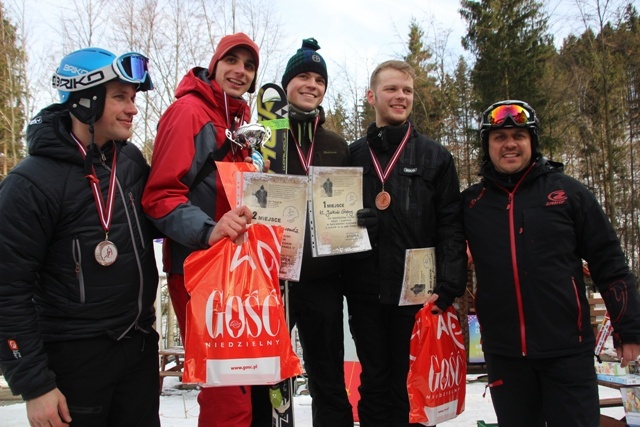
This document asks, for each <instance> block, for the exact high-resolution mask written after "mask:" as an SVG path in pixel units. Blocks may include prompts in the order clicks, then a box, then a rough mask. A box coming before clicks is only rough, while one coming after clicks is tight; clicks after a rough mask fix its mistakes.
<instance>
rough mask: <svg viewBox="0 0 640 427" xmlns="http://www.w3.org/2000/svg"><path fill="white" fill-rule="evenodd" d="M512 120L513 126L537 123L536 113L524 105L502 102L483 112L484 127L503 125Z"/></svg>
mask: <svg viewBox="0 0 640 427" xmlns="http://www.w3.org/2000/svg"><path fill="white" fill-rule="evenodd" d="M509 119H510V120H511V122H512V124H513V126H529V125H533V124H535V123H536V113H535V112H534V111H533V110H532V109H531V108H527V107H526V106H524V105H519V104H501V105H497V106H496V107H494V108H491V109H489V110H487V111H485V113H484V114H483V117H482V127H485V128H486V127H501V126H505V125H507V124H509V123H508V120H509Z"/></svg>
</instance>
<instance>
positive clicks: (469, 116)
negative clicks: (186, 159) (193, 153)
mask: <svg viewBox="0 0 640 427" xmlns="http://www.w3.org/2000/svg"><path fill="white" fill-rule="evenodd" d="M403 1H405V0H397V1H396V2H393V3H391V2H387V3H389V5H388V6H387V9H388V10H386V11H385V10H368V11H367V12H369V13H371V12H373V13H376V12H377V13H382V14H388V15H389V17H392V16H393V7H395V6H393V5H394V4H395V5H397V7H402V2H403ZM548 1H550V0H547V3H545V1H536V0H478V1H472V0H460V1H459V3H458V6H457V10H458V14H459V16H458V17H459V19H460V20H461V21H462V22H463V23H464V25H465V33H464V34H463V35H462V37H461V40H454V42H455V43H456V46H455V47H453V48H451V47H450V44H451V40H450V36H451V34H452V30H451V29H447V28H444V29H442V27H441V24H438V23H437V21H434V20H431V19H429V20H427V21H428V22H426V23H425V22H424V21H420V20H419V19H418V18H417V17H418V16H420V15H421V11H420V10H419V8H417V9H416V10H415V13H416V15H415V16H416V18H414V19H411V20H410V22H408V23H406V27H405V28H404V29H400V28H396V32H397V34H398V40H396V41H395V42H399V46H400V49H398V50H399V51H398V52H397V55H396V56H395V59H403V60H406V61H408V62H409V63H411V64H412V65H413V66H414V68H415V70H416V73H417V78H416V80H415V99H414V108H413V114H412V120H413V122H414V123H415V125H416V127H417V128H418V129H419V130H420V131H422V132H423V133H426V134H427V135H430V136H432V137H433V138H435V139H436V140H438V141H440V142H441V143H442V144H443V145H445V146H446V147H447V148H448V149H449V150H450V151H451V152H452V153H453V154H454V156H455V158H456V161H457V167H458V172H459V176H460V181H461V188H463V189H464V188H466V187H467V186H468V185H470V184H472V183H474V182H477V181H478V177H477V171H478V168H479V165H480V162H481V160H482V153H481V150H480V140H479V134H478V131H477V127H478V117H479V114H480V112H481V111H483V110H484V108H486V107H487V106H488V105H490V104H491V103H492V102H495V101H497V100H501V99H522V100H525V101H527V102H529V103H530V104H531V105H532V106H533V107H534V108H535V110H536V112H537V114H538V117H539V119H540V123H541V127H542V133H541V145H542V151H543V154H544V155H545V156H546V157H548V158H551V159H552V160H556V161H561V162H564V163H565V172H566V173H567V174H569V175H571V176H573V177H575V178H577V179H579V180H580V181H582V182H583V183H584V184H585V185H586V186H587V187H588V188H589V189H590V190H591V191H592V192H593V193H594V194H595V195H596V197H597V198H598V200H600V202H601V204H602V206H603V207H604V209H605V211H606V213H607V214H608V216H609V218H610V219H611V222H612V223H613V225H614V227H615V228H616V229H617V231H618V235H619V236H620V240H621V243H622V246H623V250H624V251H625V253H626V255H627V258H628V262H629V265H630V267H631V269H632V270H633V271H634V272H635V273H636V275H638V273H639V272H640V260H639V259H638V257H639V255H638V248H639V245H640V225H639V221H640V218H639V212H638V201H637V198H638V197H637V190H636V189H638V188H640V186H639V185H638V184H639V181H640V175H639V174H640V171H639V170H638V167H640V164H639V159H638V154H637V151H638V149H639V147H638V144H639V142H640V16H639V15H638V5H637V4H635V1H632V0H566V1H564V3H565V4H567V3H568V5H569V6H570V10H571V13H572V14H571V18H570V19H569V20H567V21H566V24H565V25H566V26H571V28H572V32H571V33H568V34H567V35H566V36H563V38H562V40H555V39H554V34H552V33H551V32H550V29H549V27H550V26H549V23H550V22H551V21H550V20H552V19H553V17H554V15H553V10H551V11H550V8H549V4H548ZM28 3H29V2H28V1H27V0H22V1H21V0H0V180H1V179H3V178H4V177H5V176H6V174H7V173H8V172H9V171H10V170H11V168H12V167H13V166H15V164H17V163H18V162H19V161H20V160H21V159H22V158H23V157H24V156H25V155H26V154H27V153H26V143H25V133H26V127H27V125H28V121H29V118H31V117H33V116H34V115H35V114H36V113H37V111H38V110H39V109H41V108H42V107H44V106H45V105H47V104H49V103H51V102H56V101H57V95H56V92H55V91H54V90H53V89H52V87H51V75H52V74H53V71H54V70H55V69H56V67H57V65H58V64H59V61H60V59H61V58H62V56H63V55H64V54H66V53H69V52H71V51H73V50H76V49H79V48H83V47H87V46H100V47H106V48H108V49H110V50H113V51H115V52H118V53H123V52H127V51H132V50H133V51H139V52H143V53H145V54H146V55H148V56H149V57H150V59H151V65H150V68H151V73H152V77H153V80H154V83H155V86H156V89H155V90H154V91H151V92H145V93H144V94H140V95H139V96H138V100H137V106H138V108H139V114H138V116H137V118H136V121H135V123H136V124H135V129H134V137H133V141H134V142H135V143H136V144H137V145H138V146H139V147H140V148H141V149H142V151H143V153H144V155H145V157H146V158H147V159H148V160H149V161H150V160H151V153H152V150H153V141H154V137H155V131H156V126H157V123H158V119H159V117H160V116H161V114H162V113H163V112H164V111H165V110H166V108H167V107H168V105H169V104H170V103H171V102H172V101H173V99H174V91H175V88H176V86H177V84H178V83H179V81H180V79H181V78H182V77H183V76H184V74H185V73H186V72H187V70H189V69H190V68H192V67H193V66H195V65H201V66H206V65H207V64H208V62H209V59H210V57H211V55H212V53H213V47H214V46H216V45H217V42H218V40H219V39H220V38H221V37H222V36H224V35H225V34H230V33H233V32H237V31H243V32H245V33H247V34H248V35H249V36H250V37H251V38H252V39H254V40H255V41H256V42H257V43H258V45H259V46H260V53H261V55H260V56H261V60H260V69H259V75H258V86H260V85H262V84H263V83H267V82H278V83H279V82H280V78H281V76H282V72H283V71H284V67H285V65H286V60H287V59H288V57H289V56H291V54H292V53H293V52H294V51H295V49H297V48H298V47H299V45H300V40H301V39H302V38H304V37H309V36H313V34H298V35H296V42H295V45H294V46H286V49H285V48H283V44H282V40H283V34H284V33H285V31H284V29H286V26H287V20H288V19H289V18H288V14H287V13H286V10H285V11H283V10H278V9H277V8H276V7H274V5H273V3H274V2H271V1H269V2H267V1H261V0H218V1H212V0H209V1H207V0H127V1H124V0H69V1H67V2H56V3H61V4H62V5H63V6H61V5H58V6H57V7H56V8H52V9H51V12H50V15H49V16H48V19H47V21H48V22H36V23H35V24H34V23H33V22H30V20H29V17H30V15H29V14H30V13H31V12H32V11H33V9H31V7H32V5H29V4H28ZM276 3H277V2H276ZM299 3H300V7H303V6H302V5H303V4H305V3H306V4H309V5H311V4H312V3H311V2H303V1H300V2H299ZM348 3H349V2H348V1H346V2H344V5H345V8H346V7H347V6H348ZM373 3H380V2H373ZM413 3H416V2H413ZM424 3H425V7H426V5H427V4H428V3H429V2H428V1H427V0H425V1H424ZM451 3H453V1H451ZM365 4H366V3H365ZM320 6H322V3H320ZM348 10H350V12H349V11H347V9H344V10H343V11H335V14H336V16H338V15H340V14H344V13H347V14H348V13H352V14H354V15H353V17H355V16H356V15H358V14H360V13H363V14H364V12H365V11H364V10H363V11H361V12H359V11H357V10H355V11H354V10H353V9H351V8H348ZM30 11H31V12H30ZM47 13H49V12H47ZM49 18H50V19H49ZM346 18H347V19H349V18H350V17H349V16H348V15H347V16H346ZM360 18H362V16H361V17H360ZM347 22H348V21H347ZM332 24H333V25H335V22H333V23H332ZM391 24H392V20H391V19H390V25H391ZM34 25H35V26H38V25H41V26H45V25H47V26H48V27H47V28H48V29H47V31H46V32H45V34H49V36H48V37H47V38H45V39H44V40H43V39H42V37H41V36H34V34H38V32H37V31H34ZM316 25H317V23H316ZM327 25H329V22H328V23H327ZM445 25H446V24H445ZM574 28H577V30H576V29H574ZM40 34H41V33H40ZM35 37H38V42H39V43H35V40H34V38H35ZM344 37H345V43H346V42H347V40H348V39H349V28H344ZM319 41H320V45H321V46H322V44H323V43H322V40H319ZM390 42H391V41H390ZM43 43H44V46H45V48H44V49H42V46H43ZM458 43H459V45H458ZM36 46H40V49H39V50H36V49H35V47H36ZM320 53H322V54H323V56H325V58H326V57H327V53H328V52H325V51H324V50H322V51H321V52H320ZM452 57H454V60H453V61H451V58H452ZM352 59H353V60H352V61H345V63H343V64H335V63H334V64H332V65H331V66H332V71H331V72H330V74H329V92H328V94H327V98H326V100H325V103H324V105H325V110H326V112H327V127H329V128H331V129H333V130H335V131H336V132H338V133H340V134H342V135H343V136H344V137H345V138H346V139H347V141H349V142H351V141H354V140H355V139H357V138H358V137H359V136H361V135H363V134H364V133H365V129H366V127H367V125H368V124H369V123H371V122H372V121H373V120H374V114H373V111H372V109H371V107H370V106H369V105H368V104H367V102H366V98H365V96H366V91H367V88H368V75H369V74H370V71H371V70H372V69H373V67H375V65H376V64H377V62H373V61H371V58H367V57H366V54H365V56H364V57H361V58H355V57H354V58H352ZM384 59H390V58H384ZM378 62H380V61H378ZM363 76H364V77H363ZM255 96H256V94H253V95H251V96H249V102H250V103H251V105H252V106H253V107H254V108H253V109H254V111H255V102H256V99H255Z"/></svg>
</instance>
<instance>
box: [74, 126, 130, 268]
mask: <svg viewBox="0 0 640 427" xmlns="http://www.w3.org/2000/svg"><path fill="white" fill-rule="evenodd" d="M71 136H72V137H73V140H74V141H75V142H76V144H77V145H78V149H79V150H80V153H81V154H82V157H83V158H85V159H86V157H87V150H86V149H85V147H84V145H82V143H81V142H80V141H78V139H77V138H76V136H75V135H73V134H71ZM85 178H87V180H88V181H89V185H90V186H91V190H92V192H93V199H94V200H95V203H96V209H97V210H98V217H99V218H100V224H101V225H102V228H103V229H104V233H105V237H104V240H103V241H102V242H100V243H98V244H97V245H96V249H95V251H94V256H95V258H96V261H97V262H98V264H100V265H103V266H105V267H108V266H110V265H112V264H113V263H114V262H116V259H117V258H118V248H117V247H116V245H115V244H114V243H113V242H112V241H110V240H109V228H110V227H111V218H112V214H113V202H114V200H115V195H116V147H115V145H114V147H113V161H112V163H111V173H110V176H109V190H108V191H107V202H106V204H105V202H104V199H103V198H102V192H101V191H100V180H99V179H98V176H97V174H96V171H95V169H94V167H93V165H92V166H91V173H88V174H87V175H86V176H85Z"/></svg>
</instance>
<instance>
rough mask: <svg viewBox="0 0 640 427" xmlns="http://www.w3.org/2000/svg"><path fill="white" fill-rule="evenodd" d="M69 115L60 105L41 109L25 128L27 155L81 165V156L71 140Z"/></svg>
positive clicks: (82, 161)
mask: <svg viewBox="0 0 640 427" xmlns="http://www.w3.org/2000/svg"><path fill="white" fill-rule="evenodd" d="M70 129H71V114H70V113H69V110H67V108H66V107H65V106H64V105H62V104H51V105H49V106H48V107H46V108H44V109H42V110H41V111H40V112H39V113H38V114H37V115H36V116H35V117H34V118H33V119H31V121H30V122H29V126H28V127H27V148H28V152H29V155H32V156H44V157H49V158H52V159H55V160H60V161H64V162H69V163H74V164H83V163H84V160H83V158H82V154H81V153H80V151H79V150H78V147H77V146H76V143H75V142H74V141H73V139H72V138H71V135H70V133H69V130H70Z"/></svg>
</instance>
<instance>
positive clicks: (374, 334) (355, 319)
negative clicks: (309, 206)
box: [345, 61, 467, 427]
mask: <svg viewBox="0 0 640 427" xmlns="http://www.w3.org/2000/svg"><path fill="white" fill-rule="evenodd" d="M413 80H414V72H413V69H412V68H411V66H410V65H409V64H407V63H406V62H402V61H386V62H383V63H382V64H380V65H379V66H378V67H376V69H375V70H374V71H373V74H372V75H371V81H370V89H369V91H368V92H367V100H368V102H369V103H370V104H371V105H372V106H373V107H374V109H375V112H376V122H375V123H372V124H371V125H370V126H369V129H368V131H367V135H366V136H365V137H363V138H361V139H359V140H358V141H356V142H354V143H353V144H351V146H350V147H349V148H350V152H351V165H352V166H362V167H363V168H364V171H363V172H364V175H363V205H364V209H363V210H361V211H359V212H358V217H359V223H360V224H361V225H368V227H367V229H368V231H369V238H370V239H371V246H372V248H373V250H372V251H371V252H367V253H364V254H359V255H355V256H352V257H350V258H349V260H348V262H347V263H346V268H345V279H346V280H345V290H346V296H347V303H348V307H349V319H350V321H349V324H350V327H351V333H352V334H353V339H354V341H355V344H356V351H357V353H358V359H359V360H360V362H361V364H362V375H361V376H360V379H361V386H360V389H359V390H360V402H359V404H358V415H359V417H360V424H361V425H362V426H363V427H368V426H376V427H391V426H393V427H401V426H407V425H409V398H408V394H407V373H408V371H409V343H410V339H411V333H412V331H413V326H414V319H415V314H416V313H417V312H418V310H420V308H421V307H422V305H407V306H404V305H403V306H399V302H400V295H401V291H402V287H403V275H404V271H405V254H406V251H407V249H417V248H435V253H436V284H435V288H434V294H433V295H432V296H431V298H430V301H431V302H434V303H435V304H436V306H434V310H436V311H440V310H445V309H446V308H447V307H448V306H450V305H451V304H452V302H453V300H454V299H455V298H456V297H458V296H460V295H462V294H463V292H464V290H465V284H466V264H467V256H466V245H465V242H464V236H463V226H462V211H461V204H460V186H459V183H458V175H457V172H456V168H455V162H454V159H453V156H452V155H451V153H449V152H448V151H447V150H446V149H445V148H444V147H443V146H442V145H440V144H438V143H437V142H435V141H434V140H432V139H430V138H428V137H426V136H424V135H422V134H420V133H419V132H418V131H417V130H416V129H415V128H414V126H413V125H412V123H411V122H410V121H409V120H408V117H409V114H410V113H411V109H412V107H413Z"/></svg>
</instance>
